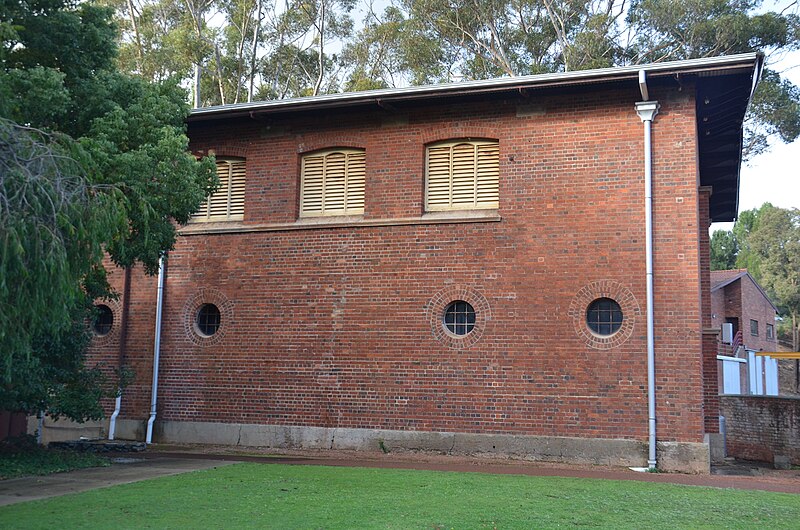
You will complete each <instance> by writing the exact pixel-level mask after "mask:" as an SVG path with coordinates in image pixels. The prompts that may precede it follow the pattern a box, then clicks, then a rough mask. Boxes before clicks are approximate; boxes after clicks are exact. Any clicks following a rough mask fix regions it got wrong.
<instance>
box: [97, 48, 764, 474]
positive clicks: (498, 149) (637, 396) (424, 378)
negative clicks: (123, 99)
mask: <svg viewBox="0 0 800 530" xmlns="http://www.w3.org/2000/svg"><path fill="white" fill-rule="evenodd" d="M760 68H761V57H760V56H759V55H755V54H750V55H740V56H732V57H725V58H713V59H700V60H693V61H682V62H677V63H663V64H654V65H643V66H637V67H626V68H614V69H605V70H592V71H584V72H570V73H562V74H548V75H536V76H527V77H518V78H506V79H497V80H490V81H477V82H467V83H457V84H448V85H438V86H430V87H412V88H405V89H389V90H380V91H371V92H361V93H350V94H335V95H326V96H319V97H312V98H303V99H296V100H284V101H270V102H255V103H248V104H238V105H226V106H222V107H213V108H204V109H197V110H195V111H193V112H192V114H191V116H190V117H189V119H188V133H189V137H190V139H191V149H192V151H193V152H194V153H196V154H197V155H198V156H203V155H208V154H212V153H213V154H214V155H215V156H216V157H217V161H218V169H219V172H220V177H221V180H222V184H223V185H222V187H221V189H220V190H219V191H217V193H216V194H215V195H214V196H213V197H212V198H211V199H210V200H209V202H208V204H207V205H206V206H205V207H204V208H203V209H202V210H201V212H199V213H198V214H197V216H196V218H195V219H194V221H193V222H191V223H190V224H188V225H187V226H186V227H183V228H181V230H180V237H179V239H178V242H177V244H176V247H175V249H174V250H173V251H172V252H170V254H169V258H168V261H167V266H166V268H165V269H164V271H163V279H164V290H163V295H164V296H163V311H162V315H163V318H162V327H161V330H162V331H161V340H160V364H159V381H158V389H157V398H158V399H157V407H156V412H157V416H156V418H155V423H154V431H153V439H154V440H155V441H163V442H198V443H229V444H240V445H252V446H274V447H310V448H316V447H323V448H329V447H333V448H344V449H373V450H377V449H378V447H379V446H380V447H384V448H387V449H388V450H394V449H401V448H403V449H427V450H439V451H459V452H470V453H506V454H516V455H522V456H525V457H527V458H531V459H542V460H565V461H576V462H596V463H606V464H626V465H644V464H645V463H646V461H647V459H648V432H649V431H648V429H649V421H648V362H647V350H648V341H647V337H648V330H647V318H646V317H647V270H646V239H647V237H646V236H647V233H646V229H645V226H646V215H645V205H646V202H647V201H646V196H645V181H644V176H643V174H644V169H643V168H644V167H645V152H646V145H645V140H644V138H645V132H644V125H643V119H645V118H643V117H642V116H641V109H640V113H638V114H637V110H636V108H635V104H636V103H637V102H640V101H642V100H646V101H647V103H648V105H650V106H651V108H652V109H657V108H658V109H659V110H658V114H657V116H656V117H655V119H654V120H653V121H652V129H651V130H652V137H651V138H652V178H653V186H652V190H653V194H652V219H653V221H652V226H653V238H652V241H653V270H652V272H653V274H652V278H653V331H652V334H651V336H652V338H653V344H654V346H653V347H654V355H655V365H654V371H655V380H654V386H655V388H656V394H655V407H656V408H655V418H654V419H655V423H654V424H655V425H657V431H656V432H657V439H658V459H659V466H660V467H662V468H664V469H682V470H691V471H704V470H707V469H708V463H709V458H710V449H709V440H710V439H713V438H714V436H715V435H716V433H717V429H718V415H719V410H718V407H719V402H718V397H717V386H716V385H717V368H716V359H715V355H716V335H715V334H714V332H713V331H712V328H713V325H712V322H711V320H710V315H711V310H710V308H711V299H710V291H711V288H710V276H709V272H710V271H709V259H708V258H709V256H708V254H709V247H708V227H709V223H710V222H711V221H729V220H732V219H733V218H734V217H735V216H736V212H737V199H738V178H739V167H740V159H741V138H742V120H743V116H744V113H745V110H746V108H747V105H748V103H749V100H750V97H751V94H752V90H753V88H754V86H755V84H756V82H757V78H758V75H759V73H760ZM656 102H657V103H656ZM659 107H660V108H659ZM651 118H652V115H651ZM648 125H649V123H648ZM111 279H112V281H113V282H114V285H115V287H116V288H117V290H118V291H119V292H120V293H123V296H122V297H121V298H120V299H119V300H118V301H115V302H112V303H108V304H106V306H107V308H108V312H109V313H110V315H111V316H110V318H109V319H108V320H107V321H106V322H107V324H108V325H107V326H104V327H102V328H101V330H100V332H99V333H100V335H99V336H98V337H97V340H96V342H95V345H94V347H93V356H94V359H96V360H104V361H106V362H108V363H111V364H115V363H117V362H118V359H119V356H120V352H123V353H124V356H125V360H126V362H127V363H128V364H129V365H130V366H131V367H132V368H133V369H134V370H135V371H136V374H137V379H136V381H135V383H134V384H133V385H132V386H130V387H129V388H128V389H127V390H126V392H125V395H124V396H123V398H122V408H121V413H120V415H119V418H118V419H117V422H116V430H117V436H118V437H120V436H121V437H125V436H128V437H139V438H142V437H144V435H145V429H146V422H147V420H148V417H149V413H150V406H151V397H152V396H151V377H152V372H153V343H154V330H155V327H156V323H155V315H156V298H157V283H156V278H148V277H145V276H143V275H142V274H141V271H139V270H134V271H133V273H132V274H131V275H130V277H129V278H128V280H127V282H126V280H125V275H124V274H123V273H122V272H121V271H111ZM123 320H124V321H125V322H124V326H123V322H122V321H123ZM123 330H124V332H123ZM109 412H110V410H109Z"/></svg>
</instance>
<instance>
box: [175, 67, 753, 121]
mask: <svg viewBox="0 0 800 530" xmlns="http://www.w3.org/2000/svg"><path fill="white" fill-rule="evenodd" d="M760 57H761V55H760V54H757V53H748V54H740V55H731V56H727V57H713V58H702V59H689V60H684V61H673V62H667V63H653V64H644V65H632V66H623V67H616V68H603V69H597V70H579V71H575V72H560V73H551V74H538V75H529V76H519V77H505V78H499V79H487V80H478V81H467V82H462V83H447V84H440V85H423V86H413V87H406V88H399V89H396V88H391V89H381V90H370V91H365V92H345V93H340V94H325V95H321V96H311V97H304V98H295V99H284V100H273V101H259V102H253V103H237V104H232V105H218V106H214V107H204V108H198V109H194V110H192V111H191V113H190V115H189V117H188V118H187V121H190V122H193V121H205V120H213V119H229V118H237V117H247V116H251V117H252V116H255V115H260V114H269V113H273V112H276V113H277V112H280V113H291V112H301V111H310V110H321V109H330V108H346V107H351V106H357V105H369V104H374V105H381V104H382V103H383V104H387V103H393V102H403V101H414V100H427V99H437V98H442V97H458V96H465V95H478V94H489V93H498V92H507V91H513V90H526V89H527V90H533V89H543V88H550V87H555V86H559V87H566V86H576V85H591V84H602V83H609V82H620V81H626V80H637V79H638V75H639V71H641V70H645V71H646V72H647V75H648V77H650V78H654V77H655V78H657V77H665V76H673V75H676V74H692V73H703V74H704V75H709V74H711V73H713V72H717V71H720V70H724V71H735V70H737V69H743V70H746V71H752V70H753V69H754V68H757V66H758V64H759V61H760Z"/></svg>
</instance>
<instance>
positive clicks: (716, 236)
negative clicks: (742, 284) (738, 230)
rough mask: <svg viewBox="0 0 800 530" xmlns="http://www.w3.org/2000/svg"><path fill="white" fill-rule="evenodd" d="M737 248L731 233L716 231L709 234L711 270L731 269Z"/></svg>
mask: <svg viewBox="0 0 800 530" xmlns="http://www.w3.org/2000/svg"><path fill="white" fill-rule="evenodd" d="M737 252H738V247H737V245H736V238H735V237H734V236H733V232H730V231H727V230H716V231H714V233H713V234H711V270H712V271H722V270H729V269H732V268H733V267H734V266H735V265H736V254H737Z"/></svg>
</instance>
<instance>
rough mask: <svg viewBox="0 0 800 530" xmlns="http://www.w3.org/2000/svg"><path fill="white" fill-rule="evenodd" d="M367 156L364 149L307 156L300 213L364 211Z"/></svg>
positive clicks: (324, 213)
mask: <svg viewBox="0 0 800 530" xmlns="http://www.w3.org/2000/svg"><path fill="white" fill-rule="evenodd" d="M365 161H366V156H365V153H364V151H363V150H361V151H356V150H350V149H347V150H333V151H325V152H323V153H316V154H313V155H306V156H305V157H303V165H302V189H301V195H302V197H301V201H300V203H301V208H300V215H301V216H303V217H314V216H323V215H350V214H360V213H363V212H364V182H365V175H366V164H365Z"/></svg>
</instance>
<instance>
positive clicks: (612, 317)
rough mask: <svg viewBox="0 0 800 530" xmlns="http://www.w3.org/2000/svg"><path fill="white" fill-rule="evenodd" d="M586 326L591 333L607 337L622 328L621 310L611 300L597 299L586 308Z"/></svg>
mask: <svg viewBox="0 0 800 530" xmlns="http://www.w3.org/2000/svg"><path fill="white" fill-rule="evenodd" d="M586 324H587V325H588V326H589V329H590V330H592V333H594V334H596V335H599V336H601V337H609V336H611V335H613V334H614V333H616V332H617V331H619V328H620V327H621V326H622V308H621V307H620V306H619V304H618V303H617V302H615V301H614V300H612V299H611V298H598V299H597V300H595V301H594V302H592V303H591V304H589V307H588V308H586Z"/></svg>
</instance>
